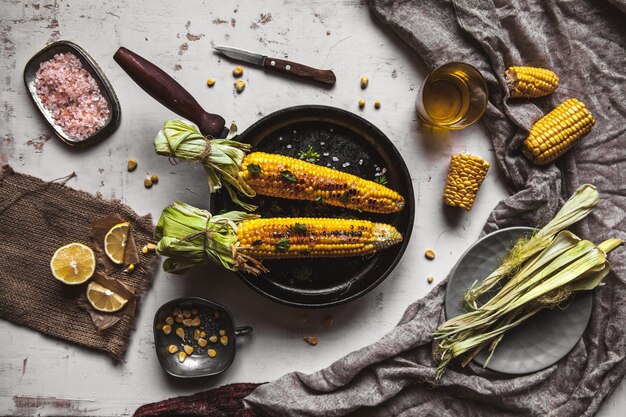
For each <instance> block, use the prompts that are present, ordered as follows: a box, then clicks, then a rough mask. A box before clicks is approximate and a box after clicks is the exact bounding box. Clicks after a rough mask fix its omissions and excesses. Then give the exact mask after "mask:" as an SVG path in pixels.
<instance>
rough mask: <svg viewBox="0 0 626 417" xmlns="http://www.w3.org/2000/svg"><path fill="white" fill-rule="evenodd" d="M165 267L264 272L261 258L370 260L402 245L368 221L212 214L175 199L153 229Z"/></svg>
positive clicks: (393, 231) (175, 270)
mask: <svg viewBox="0 0 626 417" xmlns="http://www.w3.org/2000/svg"><path fill="white" fill-rule="evenodd" d="M155 236H156V237H157V238H158V239H159V243H158V245H157V249H156V250H157V252H158V253H159V254H160V255H163V256H167V257H168V259H166V260H165V262H164V264H163V268H164V269H165V270H166V271H167V272H172V273H182V272H184V271H186V270H187V269H189V268H192V267H194V266H196V265H199V264H203V263H205V262H207V261H209V260H211V261H213V262H215V263H217V264H221V265H222V266H224V267H225V268H227V269H230V270H234V271H246V272H249V273H251V274H254V275H258V274H260V273H261V272H266V271H267V269H266V268H265V267H264V266H263V265H262V264H261V263H260V262H259V260H261V259H280V258H312V257H327V258H328V257H342V256H366V255H371V254H373V253H376V252H378V251H382V250H384V249H387V248H389V247H391V246H393V245H397V244H398V243H400V242H402V235H401V234H400V233H399V232H398V231H397V230H396V229H395V228H394V227H393V226H390V225H388V224H383V223H372V222H370V221H367V220H347V219H330V218H319V219H318V218H305V217H302V218H276V219H260V218H259V216H257V215H253V214H248V213H243V212H238V211H231V212H227V213H223V214H219V215H216V216H212V215H211V213H209V212H208V211H206V210H201V209H198V208H195V207H193V206H190V205H188V204H185V203H182V202H180V201H177V202H175V203H173V204H172V205H170V206H168V207H166V208H165V209H164V210H163V213H162V214H161V218H160V219H159V222H158V224H157V227H156V230H155Z"/></svg>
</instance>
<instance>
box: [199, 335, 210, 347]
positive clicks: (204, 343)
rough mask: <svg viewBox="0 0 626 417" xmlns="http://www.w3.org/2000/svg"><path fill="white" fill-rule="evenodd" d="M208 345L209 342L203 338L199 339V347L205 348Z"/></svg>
mask: <svg viewBox="0 0 626 417" xmlns="http://www.w3.org/2000/svg"><path fill="white" fill-rule="evenodd" d="M207 343H208V342H207V340H206V339H204V338H202V337H201V338H200V339H198V345H199V346H200V347H205V346H206V344H207Z"/></svg>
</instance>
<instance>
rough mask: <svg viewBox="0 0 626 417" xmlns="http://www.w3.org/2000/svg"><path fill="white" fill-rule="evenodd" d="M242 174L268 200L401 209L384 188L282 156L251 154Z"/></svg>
mask: <svg viewBox="0 0 626 417" xmlns="http://www.w3.org/2000/svg"><path fill="white" fill-rule="evenodd" d="M253 167H254V168H253ZM241 171H242V177H243V179H244V181H245V182H246V183H247V184H248V185H249V186H250V187H252V188H253V189H254V190H255V191H256V192H257V193H258V194H261V195H266V196H270V197H282V198H288V199H295V200H308V201H314V200H316V199H317V200H319V199H321V200H322V201H324V203H326V204H330V205H332V206H339V207H346V208H349V209H358V210H364V211H370V212H374V213H395V212H397V211H400V210H402V208H403V207H404V198H403V197H402V196H401V195H400V194H398V193H397V192H395V191H393V190H391V189H389V188H387V187H385V186H384V185H381V184H378V183H376V182H374V181H368V180H364V179H362V178H359V177H357V176H356V175H352V174H348V173H345V172H341V171H337V170H334V169H331V168H327V167H323V166H319V165H315V164H312V163H310V162H306V161H302V160H300V159H295V158H290V157H288V156H284V155H277V154H269V153H264V152H253V153H251V154H248V155H246V157H245V158H244V159H243V163H242V165H241Z"/></svg>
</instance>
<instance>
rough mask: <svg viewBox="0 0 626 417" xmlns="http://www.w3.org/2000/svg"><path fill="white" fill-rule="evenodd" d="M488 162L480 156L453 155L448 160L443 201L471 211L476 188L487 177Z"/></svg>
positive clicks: (476, 191)
mask: <svg viewBox="0 0 626 417" xmlns="http://www.w3.org/2000/svg"><path fill="white" fill-rule="evenodd" d="M488 170H489V162H487V161H485V160H484V159H482V158H481V157H480V156H476V155H468V154H455V155H452V157H451V158H450V168H449V170H448V179H447V180H446V186H445V188H444V191H443V201H444V202H445V203H446V204H447V205H449V206H452V207H461V208H463V209H465V210H467V211H470V210H471V209H472V205H473V204H474V200H475V199H476V194H477V193H478V188H480V184H482V182H483V180H484V179H485V177H486V176H487V171H488Z"/></svg>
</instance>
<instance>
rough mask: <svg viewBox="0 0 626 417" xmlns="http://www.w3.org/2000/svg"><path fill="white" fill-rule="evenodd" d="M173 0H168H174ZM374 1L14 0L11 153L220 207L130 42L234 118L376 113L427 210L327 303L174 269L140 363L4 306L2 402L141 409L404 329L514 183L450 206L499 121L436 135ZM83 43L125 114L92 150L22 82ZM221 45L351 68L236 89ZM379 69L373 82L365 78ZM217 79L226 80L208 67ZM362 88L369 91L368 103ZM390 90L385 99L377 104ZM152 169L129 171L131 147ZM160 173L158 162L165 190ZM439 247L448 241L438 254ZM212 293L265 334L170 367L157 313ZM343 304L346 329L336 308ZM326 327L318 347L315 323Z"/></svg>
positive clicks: (136, 354) (41, 169)
mask: <svg viewBox="0 0 626 417" xmlns="http://www.w3.org/2000/svg"><path fill="white" fill-rule="evenodd" d="M166 3H167V4H166ZM364 3H365V2H362V1H359V0H339V1H337V0H317V1H314V2H298V1H293V0H271V1H263V2H258V1H252V0H247V1H243V0H242V1H240V2H231V1H222V2H213V1H211V2H209V1H206V2H204V1H202V2H200V1H188V2H154V1H143V0H142V1H131V0H124V1H110V0H109V1H103V2H102V1H93V0H92V1H80V2H79V1H67V0H59V1H54V2H53V1H43V2H36V0H35V2H33V3H30V2H28V3H26V2H20V1H17V0H1V2H0V8H1V10H2V12H1V13H0V34H1V36H2V43H0V53H1V57H0V73H1V74H2V77H0V84H1V85H2V88H1V89H0V103H1V107H0V126H2V132H1V133H0V164H4V163H10V164H11V165H12V166H13V167H14V169H15V170H16V171H18V172H25V173H29V174H33V175H36V176H39V177H42V178H44V179H48V180H50V179H54V178H58V177H61V176H64V175H66V174H68V173H69V172H71V171H76V173H77V174H78V177H77V178H76V179H75V180H72V181H71V182H70V183H69V184H68V185H70V186H72V187H75V188H79V189H83V190H86V191H89V192H91V193H100V194H102V196H104V197H105V198H119V199H121V200H122V201H124V202H125V203H126V204H128V205H130V206H131V207H133V208H134V209H135V210H136V211H137V212H139V213H141V214H145V213H152V214H153V216H155V217H158V215H159V214H160V211H161V209H162V208H163V207H164V206H165V205H167V204H168V203H170V202H171V201H173V200H175V199H181V200H184V201H186V202H189V203H191V204H196V205H201V206H206V204H207V202H208V197H207V195H208V193H207V187H206V180H205V176H204V173H203V172H202V170H201V169H198V168H197V167H195V168H194V167H191V166H188V165H177V166H171V165H170V163H169V162H168V160H167V158H164V157H160V156H157V155H156V154H155V153H154V150H153V146H152V139H153V138H154V135H155V133H156V131H157V130H158V129H159V128H160V125H161V123H162V122H163V121H164V120H166V119H167V118H168V117H172V114H171V113H170V112H169V111H168V110H166V109H165V108H164V107H163V106H161V105H160V104H158V103H157V102H156V101H154V100H153V99H151V98H150V97H149V96H147V95H146V94H144V93H143V92H142V91H141V90H140V89H139V88H138V87H137V86H136V85H135V84H134V83H133V82H132V81H131V80H130V78H129V77H128V76H127V75H126V74H125V73H124V72H123V71H122V70H121V69H120V68H119V67H118V66H117V64H116V63H115V62H114V61H113V59H112V56H113V53H114V52H115V51H116V50H117V48H118V47H119V46H126V47H128V48H129V49H131V50H133V51H136V52H138V53H139V54H141V55H143V56H145V57H146V58H148V59H150V60H152V61H153V62H155V63H157V64H158V65H159V66H161V67H162V68H164V69H165V70H167V71H169V73H170V74H172V75H173V76H174V77H175V78H176V79H177V80H178V81H179V82H181V83H182V84H183V85H184V86H185V87H186V88H187V89H188V90H189V91H190V92H191V93H192V94H193V95H194V96H195V97H196V98H197V99H198V101H199V102H200V103H201V104H202V105H203V106H204V107H205V108H206V109H207V110H209V111H214V112H218V113H220V114H222V115H223V116H224V117H225V118H226V119H227V121H230V120H235V121H236V122H237V124H238V125H239V127H240V128H241V129H243V128H245V127H247V126H249V125H250V124H251V123H253V122H254V121H255V120H257V119H258V118H260V117H261V116H263V115H266V114H269V113H271V112H273V111H275V110H278V109H280V108H283V107H286V106H291V105H297V104H310V103H315V104H326V105H332V106H337V107H339V108H342V109H347V110H350V111H353V112H355V113H358V114H361V115H362V116H364V117H366V118H367V119H368V120H370V121H372V122H373V123H374V124H376V125H377V126H378V127H380V128H381V129H382V130H383V131H384V132H385V133H386V134H387V135H388V136H389V137H390V138H391V140H392V141H393V142H394V144H395V145H396V146H397V147H398V148H399V150H400V152H401V153H402V155H403V157H404V159H405V161H406V163H407V165H408V167H409V170H410V172H411V175H412V179H413V187H414V190H415V195H416V200H417V201H416V205H417V206H416V208H415V211H416V218H415V226H414V230H413V236H412V238H411V242H410V244H409V246H408V249H407V252H406V253H405V255H404V258H403V259H402V261H401V262H400V264H399V265H398V267H397V268H396V269H395V271H394V272H393V273H392V274H391V275H390V276H389V278H387V280H386V281H385V282H384V283H383V284H382V285H380V286H379V287H377V288H376V289H375V290H373V291H372V292H371V293H369V294H368V295H366V296H364V297H363V298H361V299H359V300H357V301H354V302H352V303H349V304H347V305H344V306H339V307H335V308H329V309H323V310H312V311H309V310H304V309H294V308H290V307H285V306H282V305H278V304H276V303H273V302H271V301H268V300H266V299H264V298H262V297H261V296H259V295H258V294H256V293H255V292H253V291H252V290H251V289H249V288H248V287H247V286H245V285H244V284H243V283H242V282H241V281H240V280H239V279H238V278H237V277H236V276H235V275H234V274H232V273H228V272H223V271H220V270H218V268H215V267H207V268H204V269H199V270H197V271H195V272H194V273H191V274H189V275H187V276H183V277H175V276H170V275H168V274H165V273H163V272H162V271H159V272H158V273H157V275H156V277H155V280H154V286H153V287H152V289H151V290H150V291H149V292H148V293H147V294H146V295H145V297H144V299H143V300H142V306H141V310H140V311H139V314H138V317H137V324H136V326H137V328H136V330H135V331H134V333H133V334H132V337H131V342H130V345H129V346H128V352H127V355H126V361H125V363H115V362H114V361H113V360H111V359H110V358H108V357H107V356H105V355H104V354H102V353H96V352H93V351H89V350H86V349H83V348H80V347H77V346H74V345H71V344H66V343H63V342H60V341H57V340H54V339H51V338H48V337H45V336H42V335H40V334H38V333H36V332H33V331H30V330H27V329H24V328H20V327H17V326H15V325H13V324H11V323H8V322H6V321H0V335H2V348H1V349H0V352H1V353H0V414H11V415H50V414H54V415H101V416H108V415H115V416H117V415H130V414H132V413H133V412H134V410H135V409H136V408H137V407H138V406H140V405H141V404H144V403H147V402H152V401H157V400H161V399H165V398H168V397H172V396H177V395H184V394H192V393H195V392H198V391H201V390H205V389H209V388H213V387H217V386H219V385H222V384H225V383H231V382H243V381H258V382H261V381H268V380H271V379H274V378H277V377H279V376H281V375H283V374H284V373H286V372H289V371H294V370H299V371H303V372H312V371H315V370H317V369H319V368H321V367H324V366H327V365H329V364H330V363H331V362H333V361H334V360H335V359H338V358H339V357H341V356H342V355H345V354H347V353H349V352H351V351H353V350H355V349H358V348H360V347H363V346H365V345H367V344H369V343H371V342H374V341H375V340H377V339H378V338H379V337H381V336H382V335H383V334H384V333H385V332H387V331H388V330H389V329H391V328H392V327H393V326H394V324H395V323H396V322H397V321H398V320H399V319H400V317H401V315H402V312H403V311H404V309H405V308H406V307H407V306H408V305H409V304H410V303H411V302H413V301H414V300H416V299H418V298H420V297H422V296H424V295H425V294H426V293H427V292H428V291H429V289H430V288H431V286H430V285H429V284H428V283H427V282H426V277H427V276H428V275H434V276H435V277H436V281H435V282H437V281H438V280H441V279H442V278H443V277H444V276H445V275H446V273H447V272H448V271H449V269H450V268H451V267H452V265H453V264H454V263H455V262H456V260H457V259H458V257H459V256H460V254H461V253H462V252H463V251H464V250H465V249H466V247H467V246H468V245H469V244H471V243H472V242H473V241H474V240H475V239H476V238H477V237H478V235H479V232H480V230H481V228H482V226H483V224H484V222H485V220H486V219H487V216H488V214H489V212H490V211H491V210H492V208H493V207H494V206H495V205H496V203H497V202H498V201H499V200H501V199H502V198H504V197H505V196H506V192H505V190H504V187H503V185H502V180H501V178H499V176H498V173H497V172H496V170H495V169H492V171H491V172H490V174H489V176H488V177H487V179H486V181H485V183H484V184H483V186H482V188H481V191H480V194H479V197H478V200H477V202H476V204H475V206H474V209H473V210H472V212H471V213H462V214H461V216H460V217H461V219H460V221H459V222H458V224H456V223H455V224H452V223H450V222H449V221H448V220H447V219H446V217H445V216H444V212H443V210H442V205H441V203H440V198H441V192H442V187H443V183H444V180H445V175H446V171H447V167H448V162H449V158H450V154H452V153H453V152H460V151H469V152H474V153H477V154H479V155H481V156H483V157H485V158H486V159H487V160H489V161H491V162H493V153H492V152H491V151H490V150H489V149H490V147H491V144H490V142H489V139H488V138H487V136H486V134H485V131H484V130H483V129H482V127H480V126H475V127H472V128H469V129H466V130H464V131H461V132H456V133H451V134H446V135H440V136H435V135H432V134H431V133H428V132H423V131H421V130H420V127H419V125H418V122H417V116H416V112H415V108H414V101H415V97H416V94H417V89H418V88H419V85H420V82H421V80H422V79H423V77H424V76H425V71H424V68H423V66H422V64H421V62H420V61H419V59H418V58H416V55H415V53H413V52H412V51H411V50H410V49H408V48H407V47H406V46H405V45H404V44H403V43H402V42H401V41H400V40H399V39H398V38H397V37H396V36H395V35H394V34H393V33H391V32H390V31H389V30H388V29H386V28H385V27H383V26H381V25H380V24H379V23H378V22H377V21H376V20H375V18H374V17H373V16H372V15H371V14H370V12H369V10H368V8H367V6H366V4H364ZM58 39H67V40H72V41H74V42H76V43H78V44H79V45H81V46H83V47H84V48H85V49H87V51H88V52H89V53H90V54H91V55H92V56H93V57H94V58H95V59H96V61H97V62H98V63H99V64H100V66H101V67H102V69H103V70H104V71H105V73H106V74H107V75H108V77H109V79H110V81H111V82H112V84H113V86H114V88H115V89H116V91H117V94H118V96H119V99H120V101H121V105H122V112H123V116H122V124H121V126H120V128H119V130H118V131H117V132H116V133H115V134H114V135H113V136H112V137H111V138H109V139H108V140H106V141H105V142H104V143H102V144H100V145H99V146H97V147H95V148H93V149H91V150H88V151H83V152H77V151H75V150H72V149H69V148H68V147H67V146H65V145H63V144H62V143H61V142H60V141H58V140H57V139H55V138H53V137H52V136H51V134H50V131H49V130H48V129H47V128H46V126H45V125H44V123H43V122H42V120H41V118H40V117H39V115H38V114H37V113H36V111H35V109H34V106H33V105H32V103H31V102H30V101H29V98H28V96H27V93H26V90H25V88H24V85H23V83H22V70H23V67H24V64H25V63H26V61H27V60H28V59H29V58H30V56H32V55H33V54H34V53H35V52H36V51H37V50H39V49H40V48H42V47H43V46H44V45H45V44H46V43H47V42H49V41H51V40H58ZM213 44H216V45H217V44H229V45H234V46H239V47H243V48H247V49H251V50H256V51H262V52H265V53H267V54H271V55H274V56H277V57H281V56H288V57H289V58H290V59H293V60H296V61H300V62H302V63H305V64H310V65H313V66H318V67H322V68H326V67H330V68H332V69H334V71H335V72H336V74H337V78H338V82H337V85H336V86H335V87H334V88H333V89H331V90H325V89H320V88H318V87H316V86H312V85H308V84H303V83H296V82H292V81H288V80H287V79H285V78H282V77H278V76H272V75H268V74H266V73H264V72H263V71H262V70H260V69H257V68H252V67H250V66H245V74H244V80H245V81H246V83H247V88H246V90H245V91H244V92H243V94H236V93H234V92H233V88H232V83H233V78H232V76H231V74H230V71H231V70H232V67H233V66H234V63H232V62H228V61H226V60H225V59H220V58H219V57H218V56H216V55H214V54H213V52H212V48H211V46H212V45H213ZM361 75H368V76H369V78H370V85H369V88H368V89H367V90H365V91H362V90H361V89H360V87H359V77H360V76H361ZM209 77H212V78H215V79H216V80H217V84H216V85H215V87H214V88H212V89H208V88H207V87H206V84H205V82H206V79H207V78H209ZM360 98H365V99H366V100H367V106H366V108H365V109H364V110H362V111H361V110H359V109H358V106H357V102H358V100H359V99H360ZM375 99H380V100H381V101H382V108H381V109H380V110H374V108H373V102H374V100H375ZM128 158H135V159H137V160H138V161H139V168H138V169H137V171H136V172H134V173H128V172H127V171H126V168H125V167H126V160H127V159H128ZM146 173H151V174H153V173H154V174H158V175H159V176H160V179H161V180H160V182H159V184H158V186H156V187H154V188H153V189H151V190H146V189H145V188H144V187H143V183H142V182H143V177H144V175H145V174H146ZM426 248H433V249H434V250H435V251H436V253H437V258H436V260H435V261H427V260H426V259H424V256H423V253H424V250H425V249H426ZM187 295H199V296H203V297H206V298H209V299H212V300H215V301H217V302H219V303H222V304H225V305H226V306H228V307H230V309H231V310H232V312H233V314H234V316H235V320H236V322H237V323H238V324H241V325H243V324H246V325H252V326H253V327H254V329H255V330H254V334H253V336H252V337H250V338H249V339H245V338H240V340H239V342H240V345H239V349H238V355H237V359H236V361H235V362H234V364H233V365H232V367H231V368H230V369H229V370H228V372H226V373H225V374H222V375H220V376H217V377H213V378H209V379H201V380H192V381H179V380H175V379H172V378H170V377H167V376H166V374H165V373H164V372H163V371H162V370H161V367H160V366H159V364H158V362H157V360H156V356H155V352H154V346H153V339H152V328H151V323H152V318H153V314H154V312H155V310H156V309H157V308H158V306H160V305H161V304H162V303H164V302H166V301H167V300H170V299H172V298H174V297H179V296H187ZM328 317H333V318H334V325H333V326H332V327H331V328H326V327H325V326H324V323H323V322H324V320H325V319H326V318H328ZM309 335H317V336H319V339H320V343H319V345H317V346H315V347H312V346H309V345H308V344H306V343H305V342H304V341H303V339H302V338H303V337H304V336H309ZM624 408H626V387H625V384H623V383H622V384H621V386H620V387H619V388H618V390H617V391H616V392H615V393H614V394H613V396H612V397H611V398H610V399H609V400H608V401H606V403H605V405H604V406H603V409H602V410H601V412H600V414H599V415H600V416H602V417H616V416H618V415H623V414H621V412H622V411H623V410H624Z"/></svg>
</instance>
